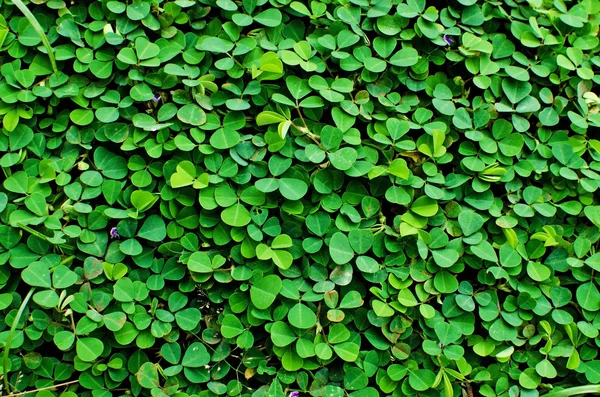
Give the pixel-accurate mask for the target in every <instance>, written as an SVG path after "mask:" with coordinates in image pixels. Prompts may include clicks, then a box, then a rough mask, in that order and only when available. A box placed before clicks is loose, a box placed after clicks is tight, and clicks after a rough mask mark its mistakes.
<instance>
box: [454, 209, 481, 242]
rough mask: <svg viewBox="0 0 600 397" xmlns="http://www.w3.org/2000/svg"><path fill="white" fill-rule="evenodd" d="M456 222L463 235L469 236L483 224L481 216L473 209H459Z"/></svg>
mask: <svg viewBox="0 0 600 397" xmlns="http://www.w3.org/2000/svg"><path fill="white" fill-rule="evenodd" d="M458 223H459V225H460V228H461V230H462V232H463V234H464V235H465V236H470V235H472V234H473V233H475V232H477V231H479V229H481V227H482V226H483V217H482V216H481V215H479V214H478V213H476V212H475V211H469V210H467V211H461V212H460V214H458Z"/></svg>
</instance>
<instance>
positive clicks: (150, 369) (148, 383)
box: [135, 362, 160, 389]
mask: <svg viewBox="0 0 600 397" xmlns="http://www.w3.org/2000/svg"><path fill="white" fill-rule="evenodd" d="M135 377H136V379H137V381H138V383H139V384H140V386H142V387H145V388H147V389H152V388H156V387H159V386H160V382H159V379H158V364H153V363H151V362H146V363H144V364H142V365H141V367H140V369H139V370H138V372H137V373H136V374H135Z"/></svg>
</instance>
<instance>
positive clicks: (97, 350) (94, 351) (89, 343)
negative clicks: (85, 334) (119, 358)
mask: <svg viewBox="0 0 600 397" xmlns="http://www.w3.org/2000/svg"><path fill="white" fill-rule="evenodd" d="M75 349H76V351H77V357H79V359H80V360H81V361H83V362H93V361H96V359H97V358H98V357H100V355H101V354H102V352H103V351H104V343H102V341H101V340H100V339H97V338H79V339H77V344H76V347H75Z"/></svg>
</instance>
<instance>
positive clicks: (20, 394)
mask: <svg viewBox="0 0 600 397" xmlns="http://www.w3.org/2000/svg"><path fill="white" fill-rule="evenodd" d="M74 383H79V380H72V381H69V382H65V383H59V384H58V385H53V386H47V387H42V388H40V389H35V390H29V391H23V392H20V393H10V394H7V395H6V396H5V397H15V396H22V395H24V394H30V393H37V392H38V391H42V390H50V389H56V388H57V387H63V386H68V385H72V384H74Z"/></svg>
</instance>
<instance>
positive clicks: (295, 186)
mask: <svg viewBox="0 0 600 397" xmlns="http://www.w3.org/2000/svg"><path fill="white" fill-rule="evenodd" d="M279 192H280V193H281V195H282V196H283V197H285V198H286V199H288V200H300V199H301V198H302V197H304V196H305V195H306V193H307V192H308V185H307V184H306V182H304V181H302V180H299V179H291V178H281V179H279Z"/></svg>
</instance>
